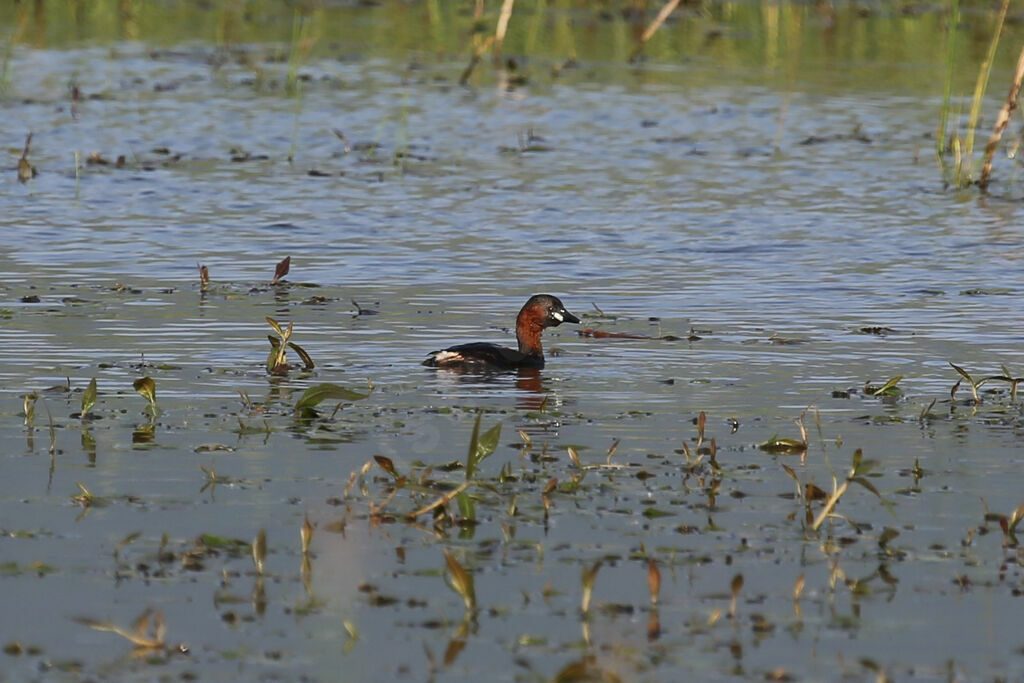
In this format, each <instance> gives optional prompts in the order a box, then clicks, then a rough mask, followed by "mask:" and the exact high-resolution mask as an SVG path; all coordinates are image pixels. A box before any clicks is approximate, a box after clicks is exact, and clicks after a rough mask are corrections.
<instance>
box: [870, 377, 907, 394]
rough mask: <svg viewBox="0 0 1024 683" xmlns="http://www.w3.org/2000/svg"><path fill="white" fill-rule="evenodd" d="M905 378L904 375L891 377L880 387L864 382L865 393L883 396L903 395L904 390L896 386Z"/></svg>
mask: <svg viewBox="0 0 1024 683" xmlns="http://www.w3.org/2000/svg"><path fill="white" fill-rule="evenodd" d="M902 379H903V375H897V376H896V377H890V378H889V380H888V381H886V383H885V384H883V385H882V386H880V387H876V386H872V385H871V384H870V383H865V384H864V393H865V394H866V395H868V396H883V397H897V396H902V395H903V391H902V390H901V389H900V388H899V387H898V386H896V385H897V384H899V383H900V381H901V380H902Z"/></svg>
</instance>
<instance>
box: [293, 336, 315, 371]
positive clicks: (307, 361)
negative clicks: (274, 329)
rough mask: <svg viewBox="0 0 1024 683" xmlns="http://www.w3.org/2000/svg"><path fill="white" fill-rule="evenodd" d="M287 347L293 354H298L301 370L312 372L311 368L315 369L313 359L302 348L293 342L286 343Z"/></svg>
mask: <svg viewBox="0 0 1024 683" xmlns="http://www.w3.org/2000/svg"><path fill="white" fill-rule="evenodd" d="M288 347H289V348H291V349H292V350H294V351H295V353H297V354H299V358H301V359H302V364H303V368H302V369H303V370H312V369H313V368H315V367H316V364H315V363H313V359H312V358H311V357H310V355H309V354H308V353H306V350H305V349H304V348H302V347H301V346H299V345H298V344H296V343H295V342H288Z"/></svg>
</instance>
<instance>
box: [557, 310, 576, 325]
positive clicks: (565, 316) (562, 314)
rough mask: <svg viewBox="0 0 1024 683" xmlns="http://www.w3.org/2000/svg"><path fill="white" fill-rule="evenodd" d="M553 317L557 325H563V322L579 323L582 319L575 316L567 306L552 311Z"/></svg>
mask: <svg viewBox="0 0 1024 683" xmlns="http://www.w3.org/2000/svg"><path fill="white" fill-rule="evenodd" d="M550 315H551V317H552V318H553V319H554V320H555V325H561V324H562V323H579V321H580V319H579V318H577V317H576V316H574V315H573V314H572V313H570V312H569V311H567V310H565V308H558V309H555V310H553V311H551V313H550Z"/></svg>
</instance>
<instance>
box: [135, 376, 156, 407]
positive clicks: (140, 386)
mask: <svg viewBox="0 0 1024 683" xmlns="http://www.w3.org/2000/svg"><path fill="white" fill-rule="evenodd" d="M132 386H133V387H135V391H137V392H139V394H141V395H142V396H143V398H145V399H146V400H147V401H149V405H151V406H153V407H156V382H155V381H154V380H153V378H152V377H140V378H138V379H137V380H135V381H134V382H132Z"/></svg>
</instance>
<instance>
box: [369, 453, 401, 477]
mask: <svg viewBox="0 0 1024 683" xmlns="http://www.w3.org/2000/svg"><path fill="white" fill-rule="evenodd" d="M373 459H374V460H376V461H377V464H378V465H380V468H381V469H382V470H384V471H385V472H387V473H388V474H390V475H391V476H392V477H394V478H395V479H398V472H397V471H396V470H395V463H393V462H392V461H391V458H388V457H386V456H383V455H375V456H373Z"/></svg>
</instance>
